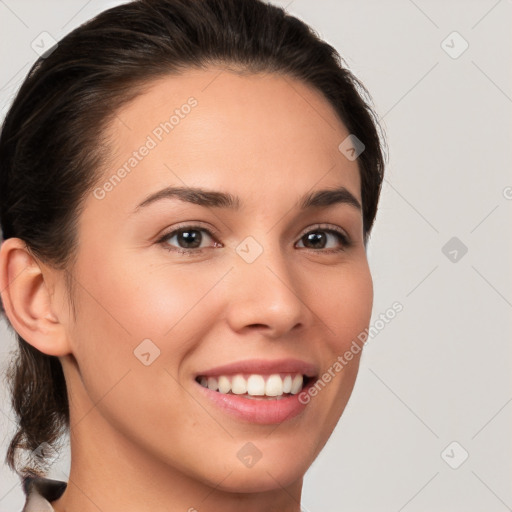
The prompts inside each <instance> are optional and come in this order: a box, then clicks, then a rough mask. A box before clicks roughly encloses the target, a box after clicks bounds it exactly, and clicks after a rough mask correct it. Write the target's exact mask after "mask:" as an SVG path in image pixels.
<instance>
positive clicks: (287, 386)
mask: <svg viewBox="0 0 512 512" xmlns="http://www.w3.org/2000/svg"><path fill="white" fill-rule="evenodd" d="M291 390H292V377H291V375H287V376H286V377H285V378H284V380H283V393H290V391H291Z"/></svg>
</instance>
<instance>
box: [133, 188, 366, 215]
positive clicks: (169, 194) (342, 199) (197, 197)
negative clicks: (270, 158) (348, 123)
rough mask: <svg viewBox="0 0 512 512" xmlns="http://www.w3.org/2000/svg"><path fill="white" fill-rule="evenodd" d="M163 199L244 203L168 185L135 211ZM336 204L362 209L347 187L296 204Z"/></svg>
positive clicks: (212, 204)
mask: <svg viewBox="0 0 512 512" xmlns="http://www.w3.org/2000/svg"><path fill="white" fill-rule="evenodd" d="M162 199H179V200H180V201H184V202H187V203H192V204H197V205H199V206H204V207H207V208H227V209H231V210H235V211H237V210H240V207H241V204H242V202H241V200H240V198H239V197H237V196H233V195H232V194H229V193H227V192H218V191H214V190H206V189H202V188H198V187H166V188H164V189H162V190H159V191H158V192H154V193H153V194H150V195H149V196H148V197H146V198H145V199H144V201H142V203H140V204H139V205H138V206H137V207H136V208H135V210H134V213H135V212H138V211H140V210H141V209H143V208H145V207H147V206H149V205H150V204H153V203H155V202H157V201H160V200H162ZM335 204H347V205H349V206H353V207H354V208H356V209H357V210H359V211H361V210H362V208H361V204H360V203H359V201H358V200H357V198H356V197H355V196H354V195H353V194H352V193H351V192H349V191H348V190H347V189H346V188H345V187H338V188H334V189H325V190H316V191H315V192H310V193H309V194H306V195H305V196H303V197H302V198H301V199H300V201H299V202H298V203H297V205H296V206H298V208H299V209H301V210H307V209H310V208H327V207H328V206H332V205H335Z"/></svg>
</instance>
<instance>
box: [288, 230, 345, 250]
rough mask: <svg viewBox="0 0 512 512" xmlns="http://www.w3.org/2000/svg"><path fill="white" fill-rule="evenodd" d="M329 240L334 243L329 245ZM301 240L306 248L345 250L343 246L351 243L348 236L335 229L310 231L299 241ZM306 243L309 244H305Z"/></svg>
mask: <svg viewBox="0 0 512 512" xmlns="http://www.w3.org/2000/svg"><path fill="white" fill-rule="evenodd" d="M336 240H337V241H336ZM329 241H331V242H332V243H333V244H334V245H332V244H331V246H330V247H328V244H329ZM301 242H302V244H303V245H302V247H304V248H306V249H334V250H336V249H338V250H343V248H345V247H347V246H348V245H349V242H348V238H347V236H346V235H344V234H343V233H341V232H338V231H336V230H334V229H316V230H313V231H309V232H308V233H306V234H305V235H304V236H302V237H301V239H300V240H299V242H298V243H301ZM305 244H307V245H308V246H305ZM340 246H341V247H340Z"/></svg>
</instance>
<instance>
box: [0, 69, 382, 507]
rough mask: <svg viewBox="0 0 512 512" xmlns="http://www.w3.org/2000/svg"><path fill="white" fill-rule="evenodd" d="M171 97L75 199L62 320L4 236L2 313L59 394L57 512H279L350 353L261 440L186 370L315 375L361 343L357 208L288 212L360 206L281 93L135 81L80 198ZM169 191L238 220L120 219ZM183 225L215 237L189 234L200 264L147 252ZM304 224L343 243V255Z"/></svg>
mask: <svg viewBox="0 0 512 512" xmlns="http://www.w3.org/2000/svg"><path fill="white" fill-rule="evenodd" d="M190 96H193V97H194V98H196V99H197V102H198V104H197V106H196V107H194V108H193V109H192V110H191V112H190V114H188V115H187V116H186V117H185V118H184V119H181V120H180V123H179V125H178V126H176V127H175V129H174V130H173V131H172V132H171V133H170V134H168V135H166V136H164V138H163V139H162V141H161V142H159V143H158V145H157V147H156V148H154V149H152V150H151V151H150V153H149V155H148V156H146V157H145V158H144V159H143V160H142V161H141V162H139V163H138V165H137V167H136V168H134V169H133V170H132V171H131V172H130V174H128V175H127V176H126V177H125V178H124V179H123V180H122V181H121V183H119V184H117V185H116V186H115V187H114V188H113V190H111V191H110V192H108V193H107V194H106V196H105V197H104V198H103V199H101V200H99V199H97V198H96V197H95V196H94V194H92V193H90V194H89V195H88V196H87V198H86V201H85V203H84V209H83V211H82V213H81V215H80V218H79V226H78V235H79V240H80V244H79V247H78V253H77V260H76V265H75V267H74V268H73V270H72V274H73V278H74V282H75V302H76V304H77V317H76V318H74V317H73V315H72V313H71V311H70V308H69V306H68V300H67V295H66V288H65V285H64V273H63V272H62V271H57V270H54V269H52V268H51V267H49V266H47V265H44V264H43V263H42V262H40V261H38V260H37V259H36V258H34V257H32V256H31V255H30V253H29V252H27V250H26V248H25V246H24V244H23V242H22V241H21V240H19V239H16V238H11V239H9V240H7V241H5V242H4V244H3V245H2V249H1V252H0V262H1V281H2V282H1V288H2V289H3V290H4V292H3V293H2V299H3V301H4V305H5V308H6V312H7V314H8V317H9V319H10V320H11V322H12V324H13V326H14V328H15V329H16V330H17V331H18V332H19V333H20V334H21V336H22V337H23V338H24V339H25V340H27V341H28V342H29V343H31V344H32V345H33V346H35V347H36V348H38V349H39V350H41V351H42V352H44V353H46V354H51V355H56V356H58V357H59V359H60V361H61V363H62V365H63V369H64V373H65V377H66V382H67V386H68V393H69V397H70V416H71V431H70V432H71V437H70V438H71V453H72V465H71V472H70V478H69V483H68V488H67V490H66V491H65V493H64V495H63V496H62V497H61V498H60V499H59V500H57V501H55V502H53V506H54V508H55V510H57V511H58V512H62V511H68V512H74V511H77V510H80V511H82V512H89V511H94V512H97V511H98V510H102V511H104V512H107V511H108V512H114V511H121V510H122V511H123V512H131V511H137V512H139V511H140V510H152V511H153V512H159V511H164V510H165V511H168V510H177V511H178V510H180V511H181V510H183V511H187V510H189V511H191V510H194V509H196V510H198V511H209V512H210V511H211V512H213V511H220V510H222V511H224V512H226V511H227V512H229V511H239V510H244V511H248V512H251V511H263V510H265V511H280V512H283V511H284V512H289V511H299V510H300V506H299V503H300V495H301V488H302V481H303V476H304V473H305V472H306V470H307V469H308V467H309V466H310V465H311V464H312V462H313V460H314V459H315V458H316V457H317V455H318V454H319V452H320V450H321V449H322V447H323V446H324V444H325V443H326V441H327V439H328V438H329V436H330V435H331V433H332V430H333V429H334V427H335V425H336V423H337V422H338V420H339V418H340V416H341V414H342V412H343V410H344V408H345V406H346V404H347V401H348V399H349V397H350V394H351V392H352V389H353V386H354V383H355V380H356V375H357V370H358V365H359V357H360V355H361V354H360V353H359V354H358V355H355V356H354V358H353V360H352V361H351V362H350V363H349V364H348V365H346V366H345V367H344V369H343V371H341V372H339V373H337V374H336V377H335V378H333V379H332V380H331V382H330V383H329V384H328V385H327V386H326V387H325V388H324V389H323V390H322V391H321V392H320V393H319V394H318V395H317V396H316V397H314V398H312V399H311V401H310V403H309V404H308V405H307V407H306V408H305V410H304V412H303V413H302V414H300V415H299V416H297V417H295V418H293V419H291V420H288V421H285V422H283V423H282V424H280V425H277V426H276V425H255V424H248V423H247V422H242V421H240V420H238V419H236V418H233V417H231V416H228V415H226V414H225V413H224V412H222V411H220V410H219V409H218V408H217V407H216V406H215V405H213V404H212V403H211V402H210V401H208V400H206V399H205V398H204V397H203V396H202V395H201V394H200V393H199V391H200V390H198V387H197V384H196V383H195V381H194V379H193V376H194V375H195V373H196V372H197V371H199V370H203V369H206V368H212V367H215V366H218V365H224V364H227V363H232V362H235V361H240V360H247V359H254V358H257V359H265V360H275V359H281V358H290V357H292V358H298V359H301V360H305V361H308V362H312V363H314V364H315V365H316V367H317V368H318V369H319V372H320V373H323V372H324V371H326V370H327V369H328V368H329V367H332V365H333V363H334V362H335V361H336V359H337V357H338V356H339V355H342V354H343V353H344V352H345V351H346V350H347V349H348V348H349V347H350V344H351V342H352V340H353V339H355V338H356V336H357V335H358V334H359V333H360V332H361V331H363V330H364V329H365V328H366V327H368V324H369V321H370V315H371V308H372V297H373V291H372V280H371V275H370V271H369V267H368V262H367V258H366V251H365V246H364V237H363V227H362V226H363V223H362V214H361V211H360V210H358V209H357V208H355V207H354V206H352V205H350V204H335V205H333V206H330V207H327V208H320V207H317V208H312V209H309V210H307V211H300V210H299V209H298V208H297V206H296V204H297V202H298V200H299V199H300V198H301V197H302V196H303V195H305V194H307V193H309V192H312V191H315V190H320V189H328V188H337V187H339V186H344V187H345V188H346V189H347V190H348V191H350V192H351V193H352V194H353V195H354V196H355V197H356V198H357V199H358V201H359V202H360V203H361V192H360V176H359V169H358V165H357V161H350V160H348V159H347V158H345V157H344V155H343V154H342V153H341V152H340V151H339V150H338V146H339V144H340V143H341V142H342V141H343V140H344V139H345V138H346V137H347V136H348V131H347V129H346V128H345V126H344V125H343V124H342V123H341V121H340V120H339V119H338V117H337V116H336V114H335V112H334V110H333V109H332V107H331V106H330V104H329V103H328V102H327V100H326V99H325V98H324V97H323V96H322V95H321V94H320V93H319V92H317V91H316V90H313V89H311V88H310V87H309V86H307V85H305V84H303V83H301V82H298V81H296V80H294V79H292V78H290V77H283V76H279V75H276V74H257V75H255V74H251V75H245V76H242V75H240V74H236V73H234V72H230V71H228V70H225V69H220V68H209V69H208V70H194V71H192V70H191V71H188V72H187V73H185V74H183V75H181V76H180V77H165V78H162V79H159V80H158V81H155V82H153V83H152V86H151V87H150V88H149V89H148V90H147V91H146V92H145V93H144V94H142V95H141V96H139V97H138V98H136V99H135V100H134V101H132V102H131V103H130V104H128V105H126V106H125V107H123V108H122V109H121V110H120V111H119V112H118V116H117V117H116V119H115V120H114V122H113V123H112V124H111V125H109V127H108V131H107V134H108V138H109V144H110V145H111V148H112V159H111V161H110V162H109V165H108V169H106V170H105V174H104V178H103V180H102V181H101V182H100V186H101V185H102V184H103V183H104V182H105V180H106V179H108V178H109V177H110V176H111V175H112V174H113V173H114V172H115V170H116V169H118V168H119V167H120V166H122V165H123V163H124V162H125V161H126V160H127V159H128V158H129V156H130V155H131V154H132V152H133V151H134V150H136V149H137V148H139V147H140V146H141V145H142V144H143V143H144V142H145V140H146V137H147V136H148V135H149V134H151V133H152V130H153V129H154V128H155V126H157V125H158V124H159V123H160V122H162V121H164V120H166V119H168V118H169V115H170V114H171V113H172V111H173V110H174V109H175V108H179V107H180V106H181V105H182V104H183V103H185V102H186V100H187V98H188V97H190ZM184 185H186V186H197V187H199V186H200V187H203V188H207V189H211V190H218V191H222V192H229V193H231V194H233V195H236V196H239V198H240V201H241V209H240V210H239V211H238V212H235V211H230V210H229V209H223V208H211V207H210V208H207V207H203V206H199V205H195V204H190V203H186V202H183V201H180V200H178V199H164V200H161V201H159V202H155V203H153V204H152V205H150V206H148V207H146V208H142V209H141V210H140V211H139V212H138V213H132V212H133V210H134V209H135V208H136V206H137V205H138V204H140V203H141V202H142V201H143V200H144V199H145V198H146V197H147V196H148V195H149V194H151V193H153V192H156V191H158V190H160V189H162V188H164V187H167V186H184ZM192 221H193V222H192ZM187 222H189V223H191V224H196V223H197V222H200V223H201V227H204V228H206V229H209V230H211V231H212V233H213V231H214V230H215V232H216V234H213V237H214V238H213V239H212V238H210V237H209V236H208V234H207V233H204V232H203V241H202V242H201V243H202V249H203V250H202V251H201V252H200V253H196V254H182V253H179V252H176V251H175V250H173V249H179V248H180V247H179V245H180V243H181V244H182V245H183V240H181V242H180V239H179V238H177V237H174V238H170V237H169V238H168V239H167V240H166V241H164V242H163V243H158V242H157V241H156V240H157V238H160V237H161V236H162V235H164V234H165V233H166V232H169V231H171V230H172V229H173V228H174V227H175V226H177V227H183V225H184V224H185V225H186V224H187ZM319 224H322V225H324V228H325V225H327V227H333V228H336V227H338V228H339V229H341V230H343V231H344V232H345V233H346V234H347V235H348V236H349V238H350V240H351V244H350V246H349V247H343V244H342V243H341V240H340V239H339V238H338V237H337V236H336V235H333V234H328V233H325V231H323V230H322V229H320V228H319V227H318V225H319ZM309 232H314V233H318V232H320V233H325V234H326V236H327V238H326V246H325V248H321V247H322V246H319V247H320V248H317V247H318V246H317V247H315V246H312V247H308V246H307V240H306V241H305V240H304V235H305V234H306V233H309ZM248 236H251V237H253V238H254V239H255V240H256V241H257V242H258V243H259V244H260V246H261V247H262V248H263V252H262V254H261V255H260V256H259V257H258V258H257V259H256V260H255V261H254V262H253V263H247V262H246V261H245V260H244V259H243V258H241V257H240V256H239V254H238V253H237V252H236V250H235V249H236V247H237V246H238V244H240V242H241V241H242V240H244V239H245V238H246V237H248ZM215 241H217V242H218V246H214V242H215ZM168 249H171V250H168ZM329 249H330V250H331V251H329ZM333 249H341V250H339V251H338V252H332V250H333ZM196 251H197V249H196ZM148 338H149V339H151V340H152V342H153V343H154V344H155V345H156V346H157V347H158V349H159V350H160V356H159V357H158V358H156V359H155V360H154V361H153V362H152V364H150V365H149V366H145V365H143V364H142V363H141V362H140V360H139V359H138V358H137V357H135V356H134V350H135V349H136V348H137V347H138V345H139V344H140V343H141V341H142V340H144V339H148ZM247 442H251V443H253V444H254V445H255V446H256V447H257V448H258V450H259V451H260V452H261V459H260V460H259V461H258V462H257V464H255V465H254V466H253V467H251V468H248V467H246V466H245V465H244V464H242V463H241V461H240V460H239V458H238V457H237V452H238V451H239V450H240V449H241V448H242V447H243V446H244V445H245V444H246V443H247ZM169 504H172V508H169V506H170V505H169Z"/></svg>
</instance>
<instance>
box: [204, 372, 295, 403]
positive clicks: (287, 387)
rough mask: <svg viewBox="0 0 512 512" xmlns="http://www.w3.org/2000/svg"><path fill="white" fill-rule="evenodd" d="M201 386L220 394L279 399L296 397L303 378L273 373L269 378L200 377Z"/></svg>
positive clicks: (255, 376) (256, 376) (261, 376)
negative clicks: (284, 396)
mask: <svg viewBox="0 0 512 512" xmlns="http://www.w3.org/2000/svg"><path fill="white" fill-rule="evenodd" d="M199 382H200V384H201V386H203V387H205V388H208V389H211V390H212V391H218V392H219V393H222V394H227V393H230V392H231V393H233V394H235V395H245V394H247V395H249V397H253V396H269V397H280V396H282V395H283V394H289V393H291V394H292V395H296V394H297V393H299V392H300V390H301V389H302V386H303V383H304V378H303V376H302V375H301V374H295V375H290V374H288V375H285V376H284V377H283V376H281V375H279V374H277V373H275V374H272V375H269V376H265V377H264V376H263V375H256V374H254V375H248V376H247V378H246V377H244V376H243V375H234V376H232V377H231V376H229V377H228V376H226V375H219V376H218V377H201V379H200V380H199Z"/></svg>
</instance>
